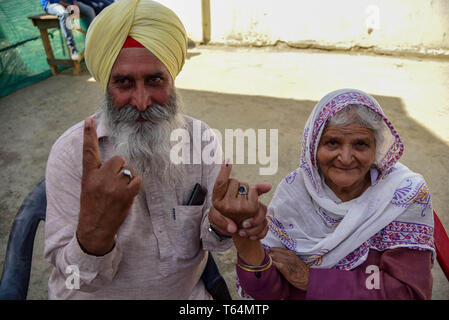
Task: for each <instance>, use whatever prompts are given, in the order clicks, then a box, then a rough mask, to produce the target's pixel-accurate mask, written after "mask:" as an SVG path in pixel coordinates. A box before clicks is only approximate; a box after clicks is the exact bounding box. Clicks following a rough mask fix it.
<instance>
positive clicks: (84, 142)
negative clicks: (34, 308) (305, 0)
mask: <svg viewBox="0 0 449 320" xmlns="http://www.w3.org/2000/svg"><path fill="white" fill-rule="evenodd" d="M186 47H187V37H186V33H185V30H184V27H183V25H182V23H181V22H180V21H179V19H178V17H177V16H176V15H175V14H174V13H173V12H172V11H170V10H169V9H167V8H165V7H164V6H162V5H160V4H158V3H156V2H153V1H150V0H140V1H139V0H121V1H119V2H116V3H114V4H112V5H111V6H109V7H107V8H106V9H104V10H103V11H102V12H101V14H100V15H98V17H97V18H96V19H95V20H94V22H93V23H92V25H91V27H90V28H89V30H88V34H87V38H86V51H85V57H86V63H87V67H88V69H89V71H90V72H91V74H92V75H93V76H94V78H95V79H96V80H97V82H98V83H99V85H100V86H101V88H102V89H103V91H104V92H105V99H104V102H103V104H102V106H101V110H100V111H99V112H98V113H97V114H95V115H94V116H93V117H92V118H86V120H85V121H84V122H81V123H78V124H76V125H75V126H73V127H72V128H70V129H69V130H68V131H66V132H65V133H64V134H63V135H62V136H61V137H60V138H59V139H58V140H57V141H56V143H55V144H54V146H53V148H52V150H51V152H50V156H49V159H48V163H47V171H46V186H47V201H48V204H47V220H46V228H45V232H46V241H45V257H46V259H48V261H49V262H50V263H51V264H52V265H53V266H54V269H53V272H52V274H51V277H50V279H49V298H51V299H210V298H211V296H210V294H209V293H208V292H207V290H206V289H205V285H204V283H203V281H202V280H201V275H202V273H203V270H204V268H205V265H206V261H207V257H208V250H225V249H228V248H229V247H230V246H231V245H232V241H230V240H229V239H226V237H225V236H230V235H232V234H233V233H235V232H237V231H238V232H240V233H242V232H245V233H244V234H246V236H248V237H252V238H254V237H256V238H259V237H261V236H263V235H264V234H265V233H266V231H267V230H266V224H265V223H264V222H263V221H265V220H264V218H265V217H264V215H265V212H262V211H261V212H260V213H259V214H256V215H255V216H253V217H252V218H249V219H248V220H247V221H246V223H244V224H243V225H244V226H245V227H246V229H244V228H243V227H241V226H239V227H241V229H240V230H237V225H236V224H235V223H233V222H232V221H231V220H229V219H228V218H225V217H224V216H222V215H221V214H220V213H219V212H218V211H216V210H215V209H214V208H213V207H212V204H211V195H212V191H213V188H214V181H215V178H216V176H217V174H218V171H219V170H220V166H219V165H217V164H214V163H212V164H205V163H204V162H203V163H202V164H184V165H175V164H173V162H172V161H170V150H171V144H170V143H171V141H170V133H171V132H172V131H173V130H175V129H177V128H185V129H186V130H187V131H188V132H189V133H190V134H191V135H190V136H191V137H192V136H193V135H192V131H193V126H194V122H195V123H200V124H201V131H202V132H204V131H205V130H208V127H207V126H206V125H205V124H204V123H202V122H200V121H199V120H194V119H192V118H190V117H187V116H185V115H182V114H180V112H179V103H178V100H177V95H176V92H175V86H174V79H175V78H176V76H177V74H178V73H179V72H180V70H181V68H182V66H183V64H184V60H185V56H186ZM206 144H207V145H206ZM196 145H197V144H195V143H193V148H190V152H191V154H190V156H192V154H193V152H197V151H200V152H201V151H202V150H203V149H204V147H205V146H207V148H208V150H209V151H212V152H211V153H215V155H218V156H219V157H221V149H220V146H219V145H218V144H213V143H212V142H210V141H201V142H199V145H200V146H201V150H194V149H195V146H196ZM211 145H212V146H213V148H211ZM201 154H202V153H201ZM209 163H210V162H209ZM222 166H223V167H225V165H222ZM197 183H199V184H200V185H201V186H202V187H203V188H204V189H205V191H206V192H207V193H206V195H205V196H204V201H202V199H201V197H199V198H197V199H196V200H197V201H198V202H197V203H193V204H194V205H186V204H187V202H188V200H189V198H190V196H191V194H192V190H193V189H194V186H195V184H197ZM256 188H257V187H256ZM262 189H263V188H262ZM258 192H259V193H262V192H264V191H263V190H261V191H258ZM201 202H203V203H202V204H201Z"/></svg>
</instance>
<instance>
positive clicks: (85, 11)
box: [78, 1, 95, 26]
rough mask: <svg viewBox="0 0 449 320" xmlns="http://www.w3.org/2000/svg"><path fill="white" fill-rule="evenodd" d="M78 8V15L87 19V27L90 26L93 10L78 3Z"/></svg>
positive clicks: (93, 14) (93, 16)
mask: <svg viewBox="0 0 449 320" xmlns="http://www.w3.org/2000/svg"><path fill="white" fill-rule="evenodd" d="M78 7H79V8H80V13H81V15H83V16H84V17H86V19H87V25H88V26H90V24H91V22H92V20H94V18H95V10H94V8H92V7H91V6H89V5H87V4H85V3H83V2H80V1H78Z"/></svg>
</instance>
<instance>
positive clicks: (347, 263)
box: [214, 89, 435, 299]
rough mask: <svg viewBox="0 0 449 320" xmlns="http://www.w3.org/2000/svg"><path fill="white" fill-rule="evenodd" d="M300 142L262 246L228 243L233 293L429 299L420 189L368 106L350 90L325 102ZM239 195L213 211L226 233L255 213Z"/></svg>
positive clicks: (428, 228) (374, 108) (428, 224)
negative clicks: (224, 219)
mask: <svg viewBox="0 0 449 320" xmlns="http://www.w3.org/2000/svg"><path fill="white" fill-rule="evenodd" d="M302 138H303V140H302V154H301V159H300V166H299V168H298V169H296V170H295V171H293V172H292V173H291V174H289V175H288V176H287V177H286V178H285V179H284V180H283V181H282V182H281V183H280V184H279V186H278V188H277V190H276V192H275V194H274V197H273V200H272V202H271V204H270V206H269V208H268V213H267V221H268V228H269V230H268V233H267V235H266V237H265V238H264V239H263V240H262V241H259V240H257V239H255V238H254V237H252V238H253V240H251V239H250V238H248V237H241V236H239V235H238V234H235V235H234V236H233V239H234V242H235V245H236V248H237V252H238V258H237V267H236V268H237V277H238V283H237V285H238V286H240V289H241V293H242V294H243V295H247V296H249V297H252V298H254V299H429V298H430V297H431V292H432V276H431V267H432V264H433V258H434V255H435V250H434V244H433V215H432V207H431V201H430V193H429V188H428V187H427V185H426V183H425V181H424V179H423V177H422V176H421V175H419V174H417V173H414V172H412V171H411V170H410V169H408V168H407V167H406V166H404V165H402V164H400V163H399V162H398V160H399V158H400V157H401V155H402V153H403V150H404V146H403V144H402V141H401V138H400V137H399V134H398V133H397V131H396V130H395V129H394V127H393V125H392V124H391V122H390V121H389V120H388V119H387V118H386V116H385V114H384V112H383V111H382V109H381V107H380V106H379V104H378V103H377V101H376V100H375V99H374V98H373V97H371V96H369V95H367V94H366V93H364V92H362V91H359V90H352V89H351V90H338V91H334V92H331V93H330V94H328V95H326V96H325V97H324V98H323V99H321V101H320V102H319V103H318V104H317V105H316V106H315V108H314V110H313V111H312V113H311V115H310V117H309V119H308V121H307V123H306V125H305V129H304V133H303V137H302ZM229 170H230V169H228V171H229ZM227 174H228V175H229V173H227ZM218 178H219V179H222V180H223V179H224V180H225V179H226V173H223V170H222V172H221V173H220V175H219V177H218ZM242 186H243V187H242ZM248 187H249V186H247V184H245V183H239V186H237V187H236V186H235V181H234V182H233V183H228V184H227V188H228V190H227V192H226V194H224V195H222V196H221V197H217V196H215V197H214V198H215V199H214V205H215V207H216V208H217V209H218V210H220V211H221V212H223V213H225V214H226V215H227V216H228V217H230V218H232V219H233V220H234V221H236V223H239V222H242V221H244V218H247V217H248V216H249V215H250V212H251V211H253V212H254V211H260V210H263V209H264V206H263V205H262V204H261V203H259V202H258V200H257V192H255V191H254V188H253V187H249V188H248ZM236 188H237V189H236ZM234 189H235V190H234ZM246 189H249V193H248V195H246V196H245V195H244V194H245V193H246ZM236 190H237V191H236ZM236 194H237V196H236ZM232 197H234V199H235V198H236V200H234V201H233V200H232ZM238 211H240V214H242V213H243V218H241V219H240V221H238V220H239V217H240V216H239V214H238ZM248 221H251V220H245V223H246V224H247V225H248V223H249V222H248ZM253 223H254V222H253Z"/></svg>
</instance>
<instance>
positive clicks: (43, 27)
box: [28, 13, 86, 76]
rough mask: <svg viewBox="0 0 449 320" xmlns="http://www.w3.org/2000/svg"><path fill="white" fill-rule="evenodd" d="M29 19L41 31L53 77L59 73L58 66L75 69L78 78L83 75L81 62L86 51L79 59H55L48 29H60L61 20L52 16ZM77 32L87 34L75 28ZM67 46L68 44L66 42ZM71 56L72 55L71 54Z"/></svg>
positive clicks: (41, 15)
mask: <svg viewBox="0 0 449 320" xmlns="http://www.w3.org/2000/svg"><path fill="white" fill-rule="evenodd" d="M28 19H31V21H32V22H33V25H34V26H35V27H38V28H39V31H40V33H41V38H42V42H43V43H44V49H45V54H46V55H47V63H48V65H49V66H50V69H51V73H52V74H53V75H56V74H57V73H58V66H69V67H74V69H73V73H74V74H75V75H77V76H79V75H80V74H81V66H80V62H81V59H83V57H84V50H83V52H81V53H80V56H79V58H78V59H76V60H74V59H55V56H54V54H53V49H52V47H51V43H50V39H49V38H48V32H47V29H50V28H60V26H59V20H58V17H57V16H55V15H52V14H46V13H43V14H38V15H36V16H31V17H28ZM75 30H78V31H80V32H83V33H86V32H85V31H84V30H81V29H79V28H75ZM66 45H67V42H66ZM67 50H68V52H70V49H69V47H68V46H67ZM69 56H70V53H69Z"/></svg>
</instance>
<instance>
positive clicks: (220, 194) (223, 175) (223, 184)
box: [212, 161, 232, 201]
mask: <svg viewBox="0 0 449 320" xmlns="http://www.w3.org/2000/svg"><path fill="white" fill-rule="evenodd" d="M231 171H232V164H230V163H229V162H228V161H226V162H223V163H222V165H221V168H220V172H218V175H217V179H215V185H214V190H213V192H212V199H213V200H215V201H220V200H222V199H223V198H224V197H225V195H226V191H227V190H228V182H229V177H230V176H231Z"/></svg>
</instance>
